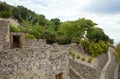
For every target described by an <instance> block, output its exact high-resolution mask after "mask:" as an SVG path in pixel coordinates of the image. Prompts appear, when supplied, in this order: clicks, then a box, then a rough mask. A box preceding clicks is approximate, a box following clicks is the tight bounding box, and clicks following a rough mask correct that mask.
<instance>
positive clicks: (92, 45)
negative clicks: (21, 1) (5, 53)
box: [0, 2, 113, 57]
mask: <svg viewBox="0 0 120 79" xmlns="http://www.w3.org/2000/svg"><path fill="white" fill-rule="evenodd" d="M0 17H1V18H13V19H17V20H18V22H19V23H20V25H21V26H18V27H14V26H13V25H10V31H11V32H24V33H27V34H28V36H26V39H46V42H47V43H48V44H52V43H59V44H62V45H65V44H70V43H71V42H75V43H77V44H81V45H82V47H83V49H84V51H85V53H88V54H89V55H91V56H97V55H99V54H102V53H105V52H106V51H107V49H108V43H111V44H113V40H112V39H110V38H109V37H108V36H107V35H106V34H105V33H104V31H103V30H102V29H101V28H98V27H96V25H97V24H96V23H94V22H93V21H92V20H89V19H86V18H79V19H77V20H74V21H65V22H61V21H60V19H59V18H53V19H51V20H48V19H46V17H45V16H44V15H42V14H36V13H35V12H34V11H31V10H29V9H27V8H25V7H23V6H16V7H15V6H11V5H8V4H7V3H5V2H1V3H0ZM85 32H87V35H85ZM83 38H84V39H85V40H81V39H83ZM72 56H73V57H74V54H72Z"/></svg>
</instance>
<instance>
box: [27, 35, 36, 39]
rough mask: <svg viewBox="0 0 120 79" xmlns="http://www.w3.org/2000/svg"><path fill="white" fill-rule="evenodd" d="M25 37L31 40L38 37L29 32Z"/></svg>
mask: <svg viewBox="0 0 120 79" xmlns="http://www.w3.org/2000/svg"><path fill="white" fill-rule="evenodd" d="M25 39H26V40H29V39H36V38H35V36H34V35H31V34H27V35H26V36H25Z"/></svg>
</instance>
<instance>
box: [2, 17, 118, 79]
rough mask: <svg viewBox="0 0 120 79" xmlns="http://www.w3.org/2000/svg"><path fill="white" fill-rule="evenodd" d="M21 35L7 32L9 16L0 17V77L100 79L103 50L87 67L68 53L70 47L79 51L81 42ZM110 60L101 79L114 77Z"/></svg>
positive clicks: (103, 61) (18, 78)
mask: <svg viewBox="0 0 120 79" xmlns="http://www.w3.org/2000/svg"><path fill="white" fill-rule="evenodd" d="M24 38H25V35H24V33H11V32H10V29H9V20H6V19H0V79H101V73H102V72H104V71H102V70H103V68H104V66H105V65H106V63H107V62H108V61H109V57H108V54H103V55H101V56H99V57H98V58H97V59H98V62H97V65H96V66H95V67H90V66H88V65H85V64H81V63H78V62H76V61H74V60H72V59H70V57H69V51H70V50H74V51H76V52H82V53H83V49H82V47H81V45H78V44H69V45H58V44H56V43H55V44H53V45H48V44H46V41H45V40H43V39H36V40H25V39H24ZM101 60H102V61H101ZM110 64H112V65H110V66H111V67H110V68H111V70H113V71H112V72H110V73H105V75H106V76H105V77H104V78H102V79H113V78H114V69H115V67H116V63H115V62H114V60H113V62H112V61H111V62H110Z"/></svg>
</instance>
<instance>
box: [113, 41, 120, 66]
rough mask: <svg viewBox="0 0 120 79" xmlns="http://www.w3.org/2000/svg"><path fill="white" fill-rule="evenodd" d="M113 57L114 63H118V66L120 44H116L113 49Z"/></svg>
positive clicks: (119, 62)
mask: <svg viewBox="0 0 120 79" xmlns="http://www.w3.org/2000/svg"><path fill="white" fill-rule="evenodd" d="M114 55H115V57H116V61H117V62H118V64H119V65H120V43H119V44H117V46H116V48H115V52H114Z"/></svg>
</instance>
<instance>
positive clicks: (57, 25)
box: [51, 18, 60, 31]
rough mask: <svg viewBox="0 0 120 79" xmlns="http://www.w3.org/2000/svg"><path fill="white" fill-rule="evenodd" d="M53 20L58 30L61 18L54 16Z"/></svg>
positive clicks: (55, 28)
mask: <svg viewBox="0 0 120 79" xmlns="http://www.w3.org/2000/svg"><path fill="white" fill-rule="evenodd" d="M51 22H52V23H53V26H54V30H55V31H57V30H58V28H59V25H60V19H59V18H54V19H51Z"/></svg>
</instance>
